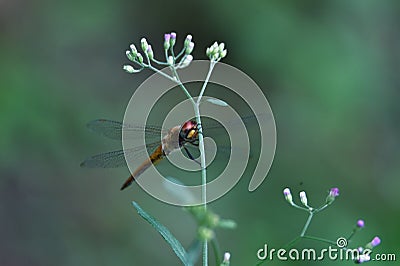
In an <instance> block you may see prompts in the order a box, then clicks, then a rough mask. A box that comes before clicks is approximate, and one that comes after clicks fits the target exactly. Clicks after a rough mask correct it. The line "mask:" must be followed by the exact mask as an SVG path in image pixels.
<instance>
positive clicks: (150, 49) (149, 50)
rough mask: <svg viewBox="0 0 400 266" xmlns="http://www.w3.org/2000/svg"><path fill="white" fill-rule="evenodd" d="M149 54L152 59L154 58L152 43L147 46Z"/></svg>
mask: <svg viewBox="0 0 400 266" xmlns="http://www.w3.org/2000/svg"><path fill="white" fill-rule="evenodd" d="M147 55H148V56H149V58H150V60H152V59H153V58H154V53H153V49H152V48H151V45H149V46H147Z"/></svg>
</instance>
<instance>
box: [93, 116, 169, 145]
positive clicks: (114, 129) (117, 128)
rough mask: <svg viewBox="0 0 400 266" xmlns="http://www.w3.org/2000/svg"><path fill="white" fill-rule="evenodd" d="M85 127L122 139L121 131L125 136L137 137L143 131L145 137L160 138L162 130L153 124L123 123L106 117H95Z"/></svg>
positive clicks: (106, 135)
mask: <svg viewBox="0 0 400 266" xmlns="http://www.w3.org/2000/svg"><path fill="white" fill-rule="evenodd" d="M87 127H88V128H89V129H90V130H92V131H94V132H96V133H98V134H100V135H102V136H104V137H107V138H110V139H116V140H122V131H124V133H125V134H126V135H125V136H126V137H127V138H131V139H132V138H137V137H138V136H139V134H143V132H145V134H146V137H150V138H153V137H154V138H155V137H158V138H160V139H161V134H163V132H164V131H163V130H162V129H161V128H160V127H158V126H153V125H138V124H124V123H121V122H118V121H113V120H107V119H96V120H93V121H91V122H89V123H88V124H87Z"/></svg>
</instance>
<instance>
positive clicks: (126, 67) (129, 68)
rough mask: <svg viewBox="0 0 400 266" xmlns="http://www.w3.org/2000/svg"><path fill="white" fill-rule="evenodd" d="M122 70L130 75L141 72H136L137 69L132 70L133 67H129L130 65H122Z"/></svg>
mask: <svg viewBox="0 0 400 266" xmlns="http://www.w3.org/2000/svg"><path fill="white" fill-rule="evenodd" d="M122 68H123V69H124V70H125V71H126V72H128V73H130V74H132V73H137V72H140V71H141V70H138V69H134V68H133V66H131V65H124V66H123V67H122Z"/></svg>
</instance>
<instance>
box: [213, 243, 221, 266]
mask: <svg viewBox="0 0 400 266" xmlns="http://www.w3.org/2000/svg"><path fill="white" fill-rule="evenodd" d="M211 246H212V249H213V251H214V257H215V265H220V264H221V259H222V254H221V249H220V248H219V244H218V241H217V239H216V238H215V237H214V238H213V239H212V240H211Z"/></svg>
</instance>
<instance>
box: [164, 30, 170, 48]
mask: <svg viewBox="0 0 400 266" xmlns="http://www.w3.org/2000/svg"><path fill="white" fill-rule="evenodd" d="M170 40H171V34H169V33H166V34H164V49H165V50H168V49H169V47H170V46H171V44H170Z"/></svg>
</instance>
